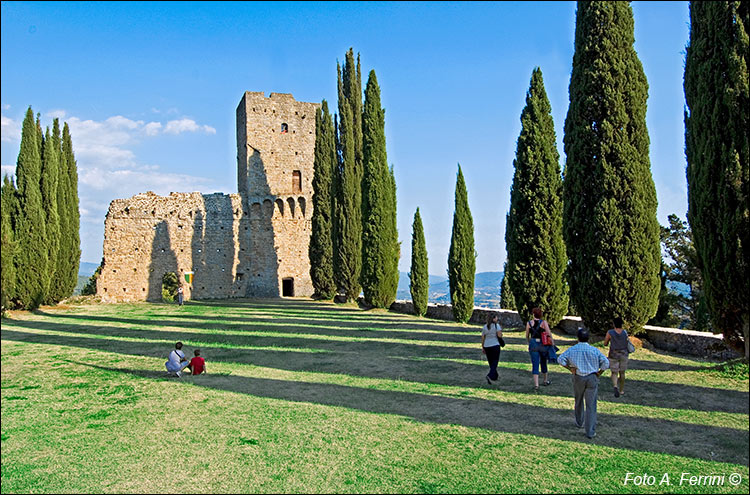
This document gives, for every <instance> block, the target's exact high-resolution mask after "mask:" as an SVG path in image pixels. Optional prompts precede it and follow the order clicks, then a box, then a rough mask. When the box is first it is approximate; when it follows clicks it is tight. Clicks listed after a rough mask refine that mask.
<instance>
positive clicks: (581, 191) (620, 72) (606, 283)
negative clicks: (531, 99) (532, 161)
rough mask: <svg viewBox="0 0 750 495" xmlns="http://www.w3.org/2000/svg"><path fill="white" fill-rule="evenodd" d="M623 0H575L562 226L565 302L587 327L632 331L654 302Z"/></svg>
mask: <svg viewBox="0 0 750 495" xmlns="http://www.w3.org/2000/svg"><path fill="white" fill-rule="evenodd" d="M633 42H634V37H633V12H632V9H631V7H630V4H629V3H627V2H609V1H579V2H578V9H577V11H576V34H575V55H574V56H573V69H572V73H571V78H570V88H569V93H570V106H569V107H568V115H567V118H566V120H565V138H564V143H565V153H566V155H567V160H566V167H565V180H564V206H563V224H564V235H565V243H566V247H567V251H568V255H569V256H570V265H569V268H568V270H569V281H570V294H571V296H572V298H573V304H574V306H575V308H576V310H577V311H578V312H579V314H580V316H582V317H583V321H584V324H585V325H586V326H587V327H588V328H590V329H592V330H593V331H597V332H602V331H604V330H606V329H607V328H609V325H610V322H611V320H612V317H614V316H616V315H620V316H621V317H622V318H623V319H624V320H625V321H626V322H627V323H629V324H630V325H631V326H632V327H633V328H634V329H635V330H638V329H639V328H640V327H642V325H643V324H644V323H646V321H648V319H649V318H650V317H651V316H653V315H654V314H655V313H656V309H657V305H658V302H659V285H660V284H659V270H660V267H661V255H660V250H659V223H658V221H657V220H656V188H655V187H654V182H653V179H652V178H651V170H650V161H649V151H648V148H649V137H648V130H647V128H646V99H647V98H648V83H647V81H646V76H645V74H644V72H643V67H642V66H641V62H640V60H639V59H638V55H637V54H636V52H635V50H634V48H633Z"/></svg>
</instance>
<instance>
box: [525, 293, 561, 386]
mask: <svg viewBox="0 0 750 495" xmlns="http://www.w3.org/2000/svg"><path fill="white" fill-rule="evenodd" d="M531 314H532V316H533V318H532V319H531V320H529V321H528V322H527V323H526V342H528V343H529V356H531V375H532V377H533V378H534V390H539V368H540V366H541V369H542V375H544V376H543V378H544V381H543V382H542V383H543V385H545V386H546V385H549V384H550V383H551V382H550V381H549V380H548V379H547V359H549V350H550V348H554V345H555V343H554V342H553V341H552V332H551V331H550V329H549V324H548V323H547V321H546V320H543V319H542V310H541V308H533V309H532V310H531ZM542 334H546V335H544V336H543V335H542ZM542 338H544V339H545V341H547V339H549V340H548V342H550V344H549V345H545V342H543V341H542Z"/></svg>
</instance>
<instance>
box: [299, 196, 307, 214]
mask: <svg viewBox="0 0 750 495" xmlns="http://www.w3.org/2000/svg"><path fill="white" fill-rule="evenodd" d="M297 203H299V212H300V214H301V215H302V216H303V217H304V216H305V206H307V205H306V202H305V198H303V197H302V196H300V197H299V198H297Z"/></svg>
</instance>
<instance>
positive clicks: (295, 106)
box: [237, 92, 318, 296]
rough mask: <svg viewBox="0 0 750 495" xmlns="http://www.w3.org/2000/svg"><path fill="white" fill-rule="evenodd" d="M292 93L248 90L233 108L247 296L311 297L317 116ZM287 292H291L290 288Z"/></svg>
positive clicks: (307, 104) (314, 106)
mask: <svg viewBox="0 0 750 495" xmlns="http://www.w3.org/2000/svg"><path fill="white" fill-rule="evenodd" d="M317 107H318V104H316V103H306V102H299V101H296V100H295V99H294V97H293V96H292V95H291V94H281V93H271V95H270V96H269V97H268V98H266V97H265V96H264V94H263V93H254V92H246V93H245V94H244V95H243V97H242V100H241V101H240V104H239V106H238V107H237V181H238V190H239V193H240V196H242V198H243V203H244V204H245V205H246V206H245V208H246V209H247V210H248V211H250V223H251V236H250V244H251V250H250V257H249V258H250V259H249V262H250V270H249V271H250V277H251V280H252V282H251V285H250V287H249V292H248V295H253V296H279V295H290V294H285V293H284V290H285V285H284V284H285V282H284V281H285V280H287V281H288V282H291V284H292V286H293V295H295V296H311V295H312V294H313V291H314V288H313V286H312V280H311V279H310V261H309V256H308V247H309V244H310V234H311V231H312V222H311V218H312V179H313V161H314V153H315V110H316V109H317ZM287 290H288V286H287Z"/></svg>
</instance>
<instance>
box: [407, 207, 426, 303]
mask: <svg viewBox="0 0 750 495" xmlns="http://www.w3.org/2000/svg"><path fill="white" fill-rule="evenodd" d="M409 290H410V291H411V302H412V304H413V305H414V313H415V314H416V315H417V316H424V315H425V314H427V304H428V302H429V292H430V272H429V271H428V268H427V244H426V243H425V240H424V228H423V227H422V217H421V216H420V215H419V208H417V211H416V212H415V213H414V223H413V224H412V227H411V271H410V272H409Z"/></svg>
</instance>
